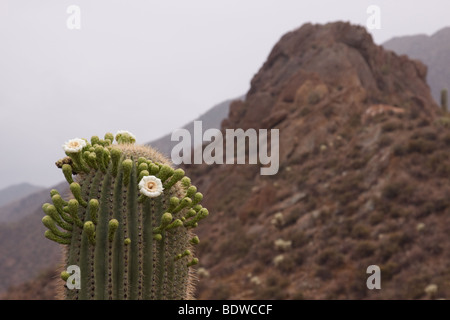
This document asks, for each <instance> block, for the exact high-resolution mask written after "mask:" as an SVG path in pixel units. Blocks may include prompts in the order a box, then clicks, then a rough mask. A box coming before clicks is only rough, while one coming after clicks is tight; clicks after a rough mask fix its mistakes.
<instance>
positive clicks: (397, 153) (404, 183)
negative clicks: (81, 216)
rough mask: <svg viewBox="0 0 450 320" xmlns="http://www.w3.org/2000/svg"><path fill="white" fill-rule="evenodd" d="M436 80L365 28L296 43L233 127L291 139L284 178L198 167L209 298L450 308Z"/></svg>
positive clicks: (291, 40)
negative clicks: (432, 84)
mask: <svg viewBox="0 0 450 320" xmlns="http://www.w3.org/2000/svg"><path fill="white" fill-rule="evenodd" d="M426 75H427V68H426V66H425V65H424V64H423V63H421V62H419V61H414V60H410V59H409V58H408V57H406V56H398V55H397V54H395V53H394V52H392V51H386V50H385V49H384V48H383V47H381V46H377V45H375V44H374V43H373V41H372V38H371V36H370V35H369V34H368V33H367V32H366V31H365V29H364V28H362V27H359V26H354V25H351V24H348V23H342V22H336V23H329V24H325V25H313V24H306V25H304V26H302V27H301V28H299V29H297V30H295V31H292V32H289V33H287V34H286V35H284V36H283V37H282V38H281V39H280V41H279V42H278V43H277V44H276V45H275V47H274V48H273V50H272V52H270V54H269V56H268V58H267V61H266V62H265V63H264V65H263V66H262V67H261V69H260V70H259V71H258V73H257V74H256V75H255V76H254V78H253V79H252V82H251V88H250V90H249V91H248V93H247V95H246V97H245V101H239V100H238V101H235V102H233V103H232V104H231V106H230V112H229V116H228V118H227V119H226V120H224V121H223V122H222V130H225V129H227V128H230V129H234V128H243V129H247V128H254V129H274V128H276V129H279V133H280V143H279V151H280V170H279V172H278V173H277V174H276V175H272V176H262V175H260V166H259V165H189V166H185V170H186V171H187V174H188V175H189V176H190V177H191V178H192V180H193V181H194V182H195V184H196V185H197V187H198V189H199V190H200V191H201V192H202V193H204V195H205V197H204V205H205V206H206V207H207V208H208V209H209V210H210V215H209V217H208V219H207V220H205V221H204V223H202V224H200V226H199V227H198V228H197V229H196V230H197V233H198V235H199V237H200V239H201V242H200V244H199V247H198V249H197V256H198V257H199V258H200V265H199V266H198V277H199V284H198V290H197V297H198V299H325V298H326V299H428V298H446V299H448V298H450V269H449V268H448V266H449V265H450V254H449V252H450V243H449V241H448V235H449V234H450V215H449V211H450V200H449V199H450V184H449V176H450V165H449V164H448V158H449V157H450V116H448V115H445V114H442V112H441V110H440V108H439V107H438V106H437V105H436V104H435V102H434V100H433V99H432V97H431V94H430V89H429V87H428V85H427V83H426V81H425V79H426ZM0 234H2V233H1V232H0ZM36 237H37V236H36ZM39 239H44V238H43V237H39ZM44 240H46V239H44ZM9 254H10V253H9ZM0 256H2V257H9V255H8V254H3V253H2V254H1V255H0ZM2 261H4V260H2ZM51 261H53V260H51ZM15 263H16V264H12V265H13V266H14V265H18V264H17V263H22V262H17V261H16V262H15ZM49 263H50V260H49ZM52 263H56V262H52ZM370 265H378V266H380V268H381V290H369V289H367V287H366V280H367V277H368V276H369V275H368V274H367V273H366V269H367V267H368V266H370ZM51 277H52V276H51V274H49V273H47V274H44V275H41V277H40V279H38V280H36V281H34V282H31V283H28V284H27V285H26V286H21V287H14V288H11V289H10V291H9V294H10V295H12V296H18V295H19V294H20V293H21V290H23V291H30V292H39V291H38V290H35V285H36V284H39V283H42V279H49V278H51ZM21 288H22V289H21ZM33 288H34V289H33ZM49 288H50V287H49ZM49 290H50V289H49ZM39 297H42V298H44V297H48V292H47V291H46V292H45V293H42V295H41V296H39V295H38V294H37V295H36V296H35V298H36V299H37V298H39ZM3 298H8V296H6V297H5V296H3Z"/></svg>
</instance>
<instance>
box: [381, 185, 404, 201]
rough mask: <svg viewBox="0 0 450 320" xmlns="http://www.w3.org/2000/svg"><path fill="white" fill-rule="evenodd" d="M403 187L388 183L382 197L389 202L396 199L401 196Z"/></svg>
mask: <svg viewBox="0 0 450 320" xmlns="http://www.w3.org/2000/svg"><path fill="white" fill-rule="evenodd" d="M401 187H402V184H400V183H388V184H387V185H385V186H384V187H383V190H382V196H383V197H384V198H386V199H389V200H392V199H395V198H397V197H398V195H399V194H400V192H401Z"/></svg>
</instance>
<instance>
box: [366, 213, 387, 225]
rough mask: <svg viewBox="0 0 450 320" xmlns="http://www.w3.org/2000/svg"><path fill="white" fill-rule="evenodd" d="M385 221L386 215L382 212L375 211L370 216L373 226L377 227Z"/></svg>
mask: <svg viewBox="0 0 450 320" xmlns="http://www.w3.org/2000/svg"><path fill="white" fill-rule="evenodd" d="M383 219H384V214H383V213H382V212H380V211H374V212H372V213H371V214H370V216H369V223H370V224H371V225H373V226H374V225H377V224H379V223H380V222H381V221H383Z"/></svg>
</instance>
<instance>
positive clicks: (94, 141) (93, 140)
mask: <svg viewBox="0 0 450 320" xmlns="http://www.w3.org/2000/svg"><path fill="white" fill-rule="evenodd" d="M96 144H100V138H99V137H98V136H92V137H91V145H92V146H95V145H96Z"/></svg>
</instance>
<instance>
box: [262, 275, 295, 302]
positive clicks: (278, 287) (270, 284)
mask: <svg viewBox="0 0 450 320" xmlns="http://www.w3.org/2000/svg"><path fill="white" fill-rule="evenodd" d="M288 284H289V282H288V280H287V278H286V277H282V276H280V275H279V274H278V273H271V275H270V276H269V277H268V278H267V279H266V282H265V285H262V286H260V287H258V290H257V291H256V292H255V298H256V299H257V300H283V299H286V290H285V289H286V287H287V286H288Z"/></svg>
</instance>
